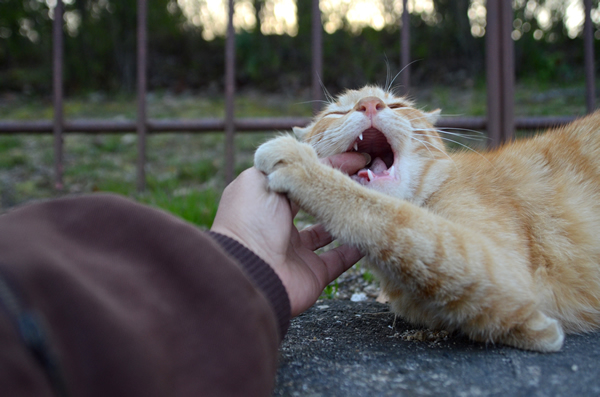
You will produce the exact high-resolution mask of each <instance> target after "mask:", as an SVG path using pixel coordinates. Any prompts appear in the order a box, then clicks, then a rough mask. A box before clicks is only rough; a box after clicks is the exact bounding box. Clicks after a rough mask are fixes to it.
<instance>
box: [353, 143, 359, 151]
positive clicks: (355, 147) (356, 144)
mask: <svg viewBox="0 0 600 397" xmlns="http://www.w3.org/2000/svg"><path fill="white" fill-rule="evenodd" d="M354 151H355V152H358V143H357V142H354Z"/></svg>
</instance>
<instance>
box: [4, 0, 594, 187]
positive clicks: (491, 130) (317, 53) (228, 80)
mask: <svg viewBox="0 0 600 397" xmlns="http://www.w3.org/2000/svg"><path fill="white" fill-rule="evenodd" d="M299 1H306V0H299ZM311 1H312V63H311V76H312V88H311V95H312V98H313V99H315V100H319V99H321V98H322V89H321V86H320V81H319V76H320V75H322V69H323V26H322V23H321V12H320V9H319V0H311ZM583 1H584V8H585V24H584V32H583V34H584V59H585V78H586V107H587V111H588V112H592V111H593V110H594V108H595V73H594V67H595V66H594V46H593V43H594V37H593V26H592V21H591V9H592V4H591V0H583ZM233 5H234V0H229V13H228V27H227V38H226V45H225V118H224V119H213V118H204V119H192V120H156V119H148V117H147V112H146V94H147V75H146V72H147V48H148V45H147V0H137V8H138V10H137V120H136V121H99V120H78V121H70V120H65V119H64V114H63V98H64V94H63V48H64V47H63V22H62V21H63V2H62V0H57V3H56V8H55V10H54V21H53V32H52V36H53V37H52V40H53V56H52V57H53V107H54V119H53V121H32V122H12V121H0V133H53V134H54V164H55V165H54V170H55V187H56V188H57V189H59V190H60V189H62V188H63V134H64V133H71V132H77V133H92V134H95V133H115V132H136V133H137V136H138V140H137V141H138V148H137V150H138V160H137V188H138V190H140V191H141V190H144V188H145V183H146V175H145V164H146V139H147V135H148V133H152V132H215V131H224V132H225V167H226V169H225V178H226V181H227V182H229V181H231V180H232V179H233V177H234V167H233V166H234V136H235V133H236V132H247V131H265V130H288V129H291V128H292V127H293V126H302V125H305V124H307V123H308V122H309V121H310V120H309V119H308V118H236V117H235V112H234V98H235V34H234V29H233V8H234V7H233ZM403 6H404V7H403V14H402V19H401V21H402V27H401V35H400V44H401V45H400V47H401V49H400V55H401V68H403V69H404V71H403V72H402V74H401V76H400V78H401V84H402V86H403V87H405V89H408V87H409V86H410V68H409V64H410V29H409V23H408V17H409V13H408V8H407V0H403ZM486 7H487V22H486V23H487V25H486V44H485V46H486V79H487V88H486V89H487V116H486V117H459V118H456V117H453V118H448V119H445V118H442V119H441V120H440V121H439V122H438V126H439V127H440V128H469V129H481V130H487V132H488V135H489V138H490V145H492V146H497V145H499V144H501V143H502V142H504V141H507V140H510V139H512V136H513V132H514V130H515V129H543V128H548V127H551V126H556V125H561V124H565V123H568V122H569V121H571V120H572V119H573V117H523V118H515V117H514V74H515V72H514V44H513V40H512V38H511V32H512V23H513V20H512V19H513V12H512V0H487V5H486ZM314 103H315V105H314V106H315V108H314V110H315V111H316V110H318V102H317V101H315V102H314Z"/></svg>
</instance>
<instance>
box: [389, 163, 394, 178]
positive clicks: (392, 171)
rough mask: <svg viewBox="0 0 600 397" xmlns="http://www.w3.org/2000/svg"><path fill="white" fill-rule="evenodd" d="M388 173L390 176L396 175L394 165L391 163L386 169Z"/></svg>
mask: <svg viewBox="0 0 600 397" xmlns="http://www.w3.org/2000/svg"><path fill="white" fill-rule="evenodd" d="M388 175H389V176H390V177H392V178H395V177H396V166H394V165H392V166H391V167H390V169H389V170H388Z"/></svg>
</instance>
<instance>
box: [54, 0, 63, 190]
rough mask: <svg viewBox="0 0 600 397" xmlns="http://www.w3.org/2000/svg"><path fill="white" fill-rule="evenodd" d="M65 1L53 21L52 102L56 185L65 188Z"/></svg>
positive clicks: (59, 3) (57, 8)
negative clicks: (63, 28)
mask: <svg viewBox="0 0 600 397" xmlns="http://www.w3.org/2000/svg"><path fill="white" fill-rule="evenodd" d="M63 10H64V6H63V2H62V0H57V2H56V6H55V7H54V21H53V22H52V43H53V45H52V97H53V98H52V103H53V105H52V106H53V110H54V121H53V127H52V130H53V134H54V187H55V189H56V190H62V189H63V169H64V167H63V130H64V110H63V52H64V41H63V31H62V27H63Z"/></svg>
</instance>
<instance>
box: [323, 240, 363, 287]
mask: <svg viewBox="0 0 600 397" xmlns="http://www.w3.org/2000/svg"><path fill="white" fill-rule="evenodd" d="M363 256H364V254H363V253H361V252H360V250H359V249H358V248H356V247H354V246H351V245H347V244H344V245H340V246H339V247H336V248H334V249H332V250H329V251H327V252H325V253H323V254H321V255H319V257H320V258H321V260H322V261H323V263H324V264H325V267H326V269H327V280H324V282H325V283H324V284H323V286H325V285H327V284H329V283H330V282H332V281H333V280H335V279H336V278H338V277H339V276H340V275H341V274H342V273H344V272H345V271H346V270H348V269H350V268H351V267H352V266H353V265H354V264H355V263H356V262H358V261H359V260H360V259H361V258H362V257H363Z"/></svg>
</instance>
